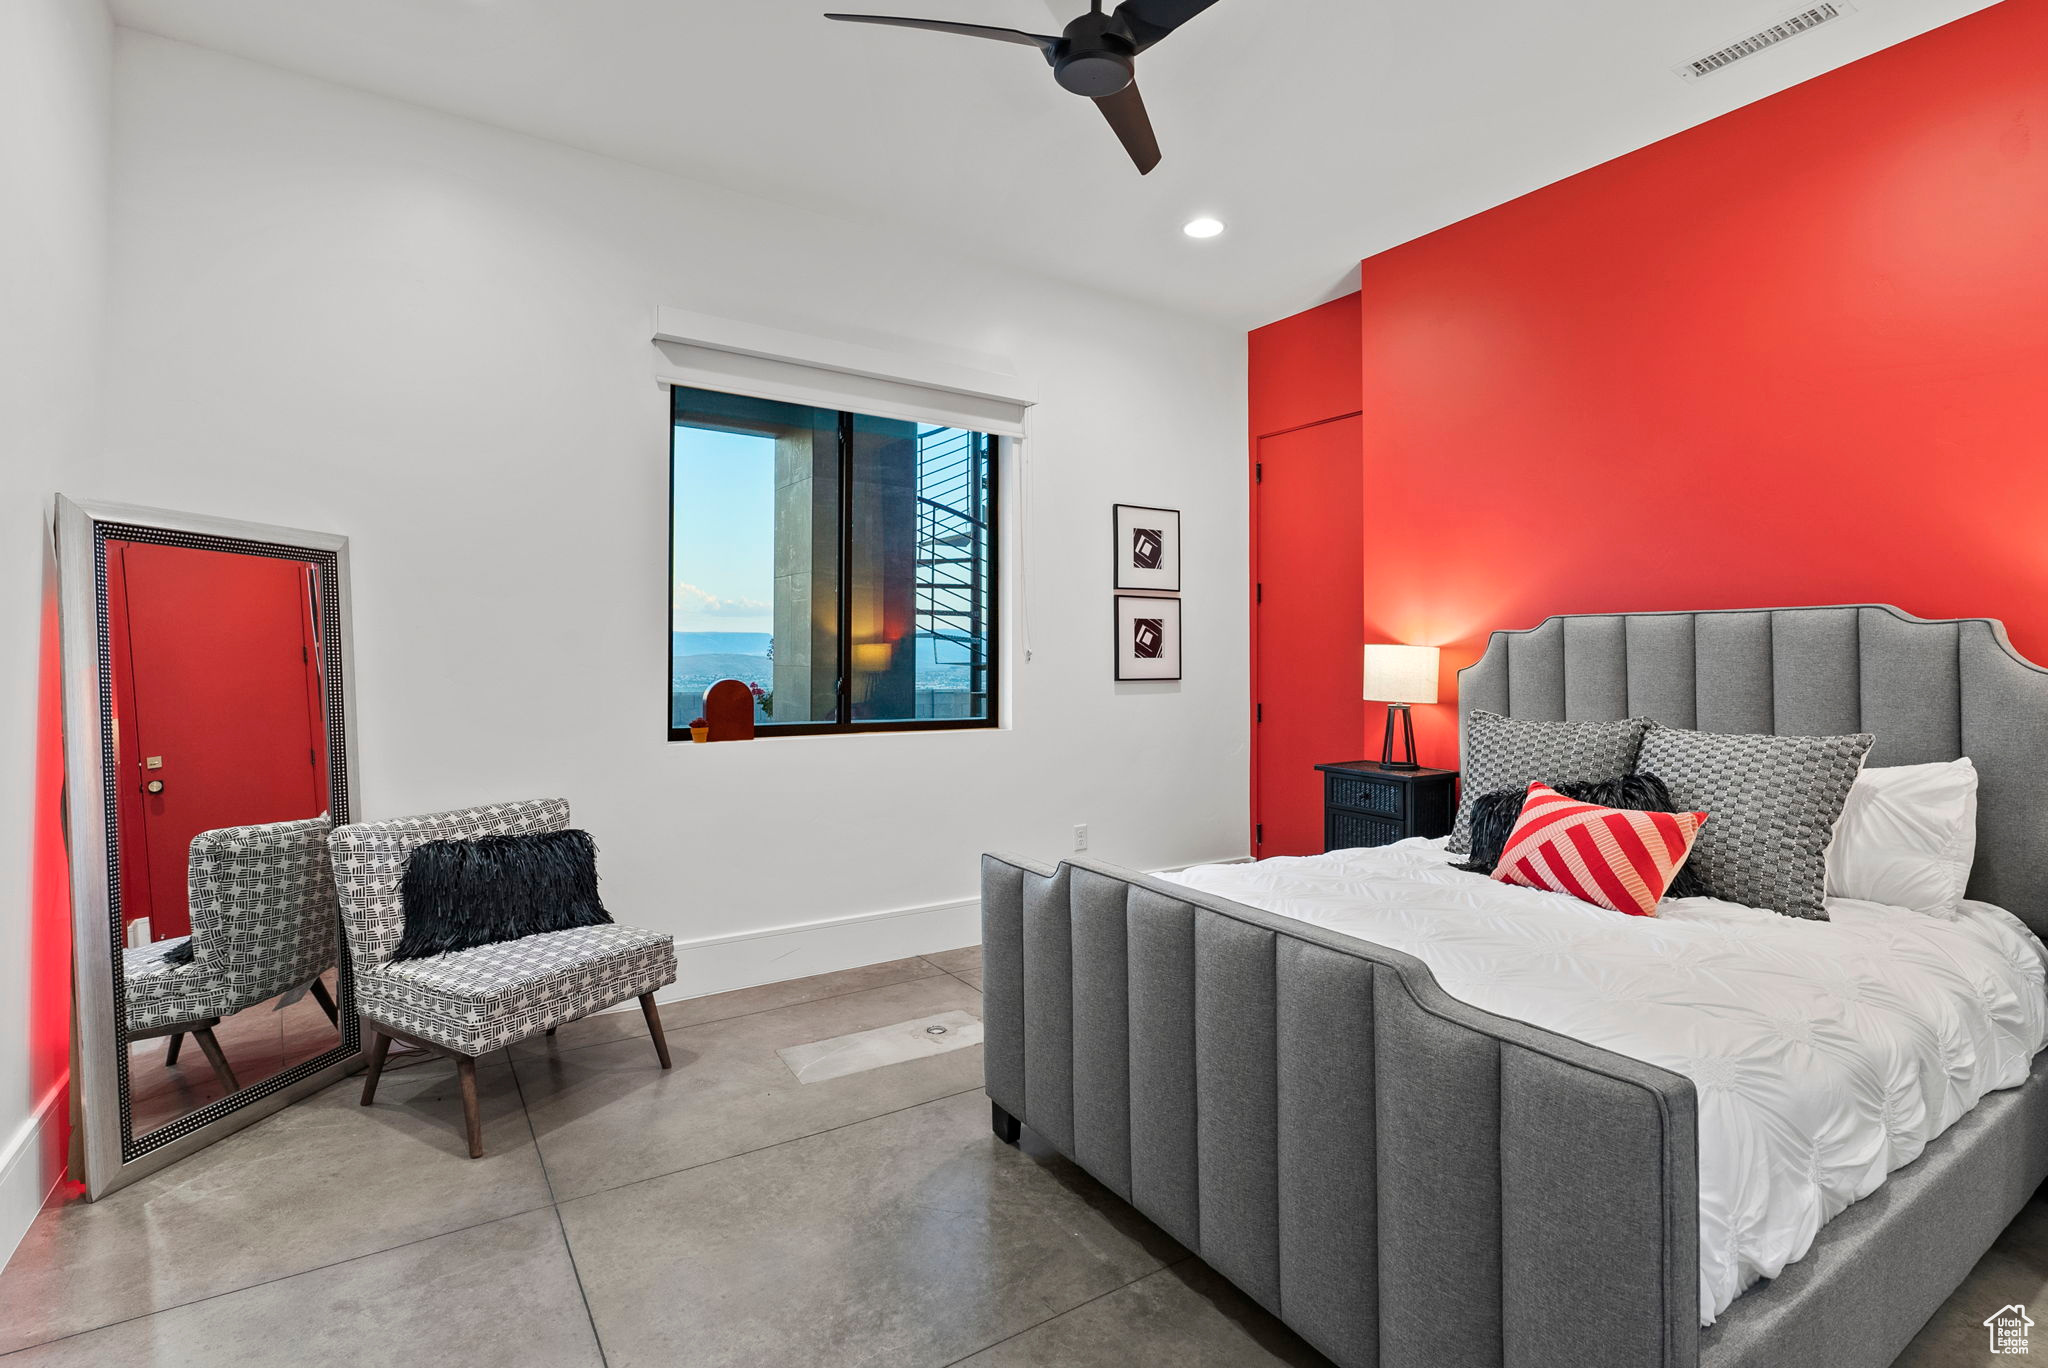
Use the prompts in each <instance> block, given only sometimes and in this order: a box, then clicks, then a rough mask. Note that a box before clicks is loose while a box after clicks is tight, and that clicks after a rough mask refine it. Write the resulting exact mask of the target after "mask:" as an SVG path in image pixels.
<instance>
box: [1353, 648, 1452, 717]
mask: <svg viewBox="0 0 2048 1368" xmlns="http://www.w3.org/2000/svg"><path fill="white" fill-rule="evenodd" d="M1437 656H1438V651H1437V648H1436V647H1434V646H1368V647H1366V648H1365V696H1366V697H1367V698H1370V699H1375V700H1377V701H1379V702H1381V703H1434V702H1436V674H1437Z"/></svg>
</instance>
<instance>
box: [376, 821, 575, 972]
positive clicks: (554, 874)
mask: <svg viewBox="0 0 2048 1368" xmlns="http://www.w3.org/2000/svg"><path fill="white" fill-rule="evenodd" d="M398 895H399V898H400V899H401V900H402V903H403V906H404V908H405V934H404V936H402V937H401V938H400V939H399V942H398V949H397V951H395V952H394V953H393V954H392V956H391V957H392V958H393V959H423V958H425V957H426V956H428V955H443V954H446V953H448V952H449V951H450V950H468V949H471V948H473V947H475V946H479V945H493V944H496V943H497V942H499V941H508V940H518V939H519V938H520V937H521V936H538V935H542V934H543V933H545V932H549V931H567V930H569V929H570V928H571V927H577V926H605V925H608V924H609V923H610V922H611V919H612V918H611V913H609V912H607V911H605V910H604V904H603V903H602V902H600V901H598V897H597V843H596V842H595V841H593V840H591V839H590V833H589V832H587V831H543V832H538V833H535V834H533V835H529V836H478V837H476V838H475V839H473V840H468V841H429V842H427V843H426V844H425V845H423V846H421V847H419V848H418V849H417V850H415V851H413V853H412V857H411V858H410V859H408V860H407V861H406V862H405V878H404V881H403V882H401V883H400V884H399V887H398Z"/></svg>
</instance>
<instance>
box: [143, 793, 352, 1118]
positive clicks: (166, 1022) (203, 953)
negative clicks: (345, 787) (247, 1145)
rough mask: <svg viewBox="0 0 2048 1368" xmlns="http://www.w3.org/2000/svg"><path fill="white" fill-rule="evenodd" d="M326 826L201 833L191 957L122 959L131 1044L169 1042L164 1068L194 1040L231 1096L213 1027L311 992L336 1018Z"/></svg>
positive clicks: (318, 822)
mask: <svg viewBox="0 0 2048 1368" xmlns="http://www.w3.org/2000/svg"><path fill="white" fill-rule="evenodd" d="M328 829H329V823H328V820H327V819H326V818H325V817H315V818H311V819H309V820H306V821H300V822H273V823H270V824H268V825H264V826H245V827H224V828H221V829H219V830H216V831H202V832H200V833H199V835H197V836H195V837H194V838H193V840H192V854H191V863H190V875H189V880H190V889H189V892H190V898H191V907H192V935H191V937H190V944H191V947H192V955H191V960H190V961H189V962H188V963H182V964H181V963H177V962H176V961H175V960H173V959H172V958H171V956H172V955H173V954H175V953H177V952H178V949H179V947H181V946H183V945H184V944H186V941H185V940H184V939H182V938H181V939H176V940H165V941H157V942H154V943H153V944H150V945H147V946H143V947H141V948H140V949H134V950H128V951H125V952H124V953H123V955H122V977H123V985H124V996H125V998H126V1002H127V1025H128V1039H129V1040H131V1041H134V1040H147V1039H150V1038H152V1037H156V1036H169V1037H170V1038H171V1043H170V1048H169V1049H168V1050H167V1051H166V1052H165V1054H164V1063H165V1064H166V1065H172V1064H176V1063H177V1062H178V1051H179V1047H180V1046H181V1045H182V1044H183V1042H184V1037H185V1036H186V1035H187V1034H190V1035H191V1036H192V1038H193V1039H194V1040H196V1041H198V1042H199V1048H200V1049H201V1050H202V1051H204V1052H205V1054H206V1059H207V1062H208V1063H210V1064H211V1065H213V1071H214V1073H215V1074H217V1075H218V1076H219V1078H220V1081H221V1084H222V1085H223V1086H224V1087H226V1088H227V1090H228V1091H229V1092H230V1093H233V1092H236V1091H237V1090H238V1084H237V1082H236V1079H235V1074H234V1070H233V1069H232V1068H231V1067H230V1066H229V1064H228V1059H227V1055H226V1054H225V1052H223V1051H222V1049H221V1047H220V1042H219V1041H218V1040H216V1039H215V1038H214V1034H213V1028H214V1027H215V1026H218V1025H219V1024H220V1020H221V1018H222V1017H225V1016H230V1015H232V1014H234V1013H236V1012H239V1011H241V1010H243V1009H244V1008H247V1007H254V1006H256V1005H257V1004H258V1003H261V1002H267V1001H269V1000H270V999H271V998H274V997H277V996H278V995H279V994H281V993H288V992H291V991H292V990H294V989H297V988H307V989H309V990H310V991H311V992H312V995H313V998H314V1000H315V1001H317V1002H318V1003H319V1004H320V1008H321V1010H322V1011H324V1012H326V1013H327V1017H328V1019H329V1020H330V1021H337V1022H338V1016H337V1012H336V1009H335V1005H334V998H333V996H332V995H331V994H330V993H329V992H328V991H327V985H326V983H325V982H324V981H323V979H322V978H321V975H323V974H324V973H326V971H327V970H329V969H331V968H333V967H334V964H335V934H334V928H335V921H336V916H335V898H334V878H333V875H332V873H331V871H330V867H329V864H328V854H327V833H328Z"/></svg>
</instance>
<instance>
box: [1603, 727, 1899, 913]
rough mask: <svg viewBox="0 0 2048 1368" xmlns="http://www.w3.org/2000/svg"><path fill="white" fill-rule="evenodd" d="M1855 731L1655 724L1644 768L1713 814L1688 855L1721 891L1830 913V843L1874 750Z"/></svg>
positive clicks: (1782, 907)
mask: <svg viewBox="0 0 2048 1368" xmlns="http://www.w3.org/2000/svg"><path fill="white" fill-rule="evenodd" d="M1872 739H1873V738H1872V737H1871V736H1870V734H1869V733H1867V732H1858V733H1855V734H1853V735H1849V736H1730V735H1724V734H1722V733H1718V732H1697V731H1683V730H1680V729H1679V728H1676V727H1661V726H1655V725H1653V726H1652V727H1651V728H1650V734H1649V735H1648V736H1646V737H1644V738H1643V750H1642V757H1641V759H1640V760H1639V761H1638V762H1637V764H1638V767H1639V768H1642V769H1646V770H1655V771H1656V772H1657V775H1658V777H1659V778H1661V779H1663V781H1664V783H1665V785H1666V786H1667V787H1669V788H1670V790H1671V798H1672V801H1673V802H1675V803H1677V804H1678V806H1679V807H1680V808H1696V809H1698V810H1699V811H1701V812H1704V813H1706V814H1707V824H1706V825H1705V826H1703V827H1701V828H1700V835H1699V839H1698V840H1697V841H1695V842H1694V843H1693V848H1692V858H1691V860H1690V861H1689V862H1688V863H1689V864H1690V866H1691V868H1692V869H1694V870H1696V871H1697V872H1698V874H1699V877H1700V881H1701V882H1702V883H1704V884H1705V885H1706V886H1707V890H1708V891H1709V892H1710V893H1712V894H1713V895H1714V896H1715V897H1717V898H1725V899H1727V900H1728V901H1729V902H1737V903H1742V904H1743V905H1745V906H1747V907H1768V908H1770V909H1772V910H1773V911H1777V912H1783V913H1784V914H1785V915H1787V916H1789V917H1808V918H1812V919H1815V920H1819V921H1826V920H1827V915H1828V913H1827V902H1826V895H1827V878H1828V865H1827V855H1828V842H1829V841H1831V840H1832V839H1834V834H1835V822H1836V821H1837V820H1838V819H1839V818H1840V817H1841V815H1842V805H1843V804H1844V803H1846V802H1847V801H1848V800H1849V789H1850V787H1851V786H1853V785H1854V784H1855V782H1856V776H1857V775H1858V774H1859V773H1861V772H1862V769H1863V757H1864V755H1865V754H1866V753H1867V752H1868V751H1869V750H1870V743H1871V741H1872Z"/></svg>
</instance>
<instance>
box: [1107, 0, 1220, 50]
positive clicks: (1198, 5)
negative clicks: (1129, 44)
mask: <svg viewBox="0 0 2048 1368" xmlns="http://www.w3.org/2000/svg"><path fill="white" fill-rule="evenodd" d="M1215 3H1216V0H1124V2H1123V3H1122V4H1121V5H1118V6H1117V7H1116V17H1117V18H1119V19H1121V20H1123V21H1124V24H1125V25H1126V26H1127V27H1128V28H1129V29H1130V31H1131V37H1132V38H1134V39H1136V40H1137V43H1138V51H1140V52H1143V51H1144V50H1145V49H1146V48H1148V47H1151V46H1152V45H1153V44H1154V43H1156V42H1158V41H1159V40H1160V39H1162V38H1164V37H1165V36H1166V35H1167V34H1169V33H1172V32H1173V31H1174V30H1175V29H1177V28H1179V27H1180V26H1181V25H1182V24H1185V23H1186V22H1187V21H1188V20H1190V19H1192V18H1194V17H1195V16H1196V15H1198V14H1200V13H1201V12H1202V11H1203V10H1205V9H1207V8H1209V6H1211V5H1213V4H1215Z"/></svg>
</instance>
